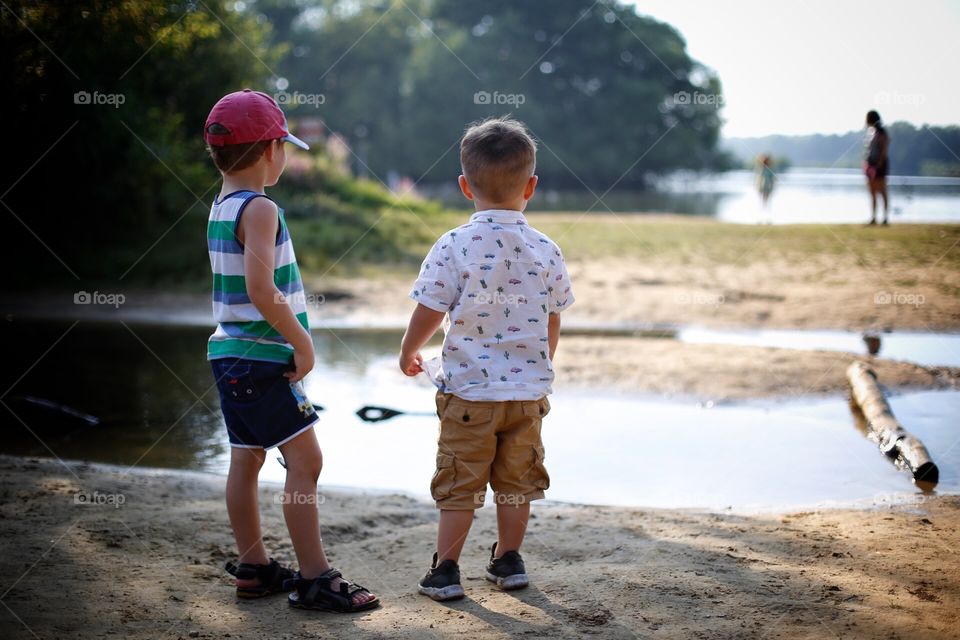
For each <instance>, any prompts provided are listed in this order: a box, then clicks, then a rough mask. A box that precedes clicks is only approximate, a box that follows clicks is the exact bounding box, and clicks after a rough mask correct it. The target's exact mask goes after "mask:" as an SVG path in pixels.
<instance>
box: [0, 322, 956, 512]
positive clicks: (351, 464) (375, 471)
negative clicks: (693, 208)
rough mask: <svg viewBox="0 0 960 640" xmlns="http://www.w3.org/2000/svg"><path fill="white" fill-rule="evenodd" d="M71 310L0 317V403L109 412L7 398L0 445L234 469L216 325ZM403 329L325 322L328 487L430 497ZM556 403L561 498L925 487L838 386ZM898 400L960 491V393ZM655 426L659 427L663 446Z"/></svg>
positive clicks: (419, 408)
mask: <svg viewBox="0 0 960 640" xmlns="http://www.w3.org/2000/svg"><path fill="white" fill-rule="evenodd" d="M68 327H69V325H68V324H64V323H38V322H35V321H30V322H25V321H23V322H17V321H6V322H3V323H2V324H0V344H2V345H3V350H4V353H5V354H6V355H7V366H6V367H4V370H3V373H2V380H0V383H2V384H3V385H4V387H3V388H8V387H11V386H12V389H11V390H10V392H9V393H8V394H7V395H5V396H4V402H5V403H8V402H9V401H11V399H12V398H14V397H17V396H24V395H33V396H37V397H43V398H48V399H50V400H53V401H56V402H60V403H64V404H67V405H70V406H73V407H76V408H77V409H79V410H81V411H84V412H86V413H91V414H94V415H98V416H100V417H101V418H102V419H103V423H102V424H100V425H99V426H97V427H92V428H87V429H81V428H76V424H74V425H68V426H67V428H59V429H58V428H54V427H55V426H56V425H55V421H51V420H50V419H49V416H44V415H36V414H33V415H31V414H29V412H23V411H20V409H19V408H18V407H16V406H14V405H13V404H11V406H12V407H13V408H14V411H17V413H18V415H19V414H21V413H22V414H23V415H20V418H22V419H23V420H24V422H26V426H24V425H22V424H21V423H20V422H19V421H18V420H17V418H15V417H14V416H13V415H12V414H11V413H10V412H9V411H0V415H2V416H3V423H2V424H3V429H4V435H5V436H6V437H5V438H4V439H3V440H2V443H3V444H2V446H0V450H2V451H3V452H6V453H15V454H26V455H42V456H50V455H58V456H61V457H64V458H72V459H86V460H91V461H100V462H110V463H115V464H127V465H129V464H134V463H138V464H140V465H143V466H155V467H175V468H186V469H201V470H208V471H215V472H220V473H222V472H225V471H226V468H227V464H228V460H229V455H228V453H229V452H228V447H227V443H226V433H225V430H224V428H223V424H222V419H221V416H220V414H219V409H218V403H217V397H216V390H215V389H214V388H213V380H212V376H211V375H210V372H209V369H208V365H207V363H206V361H205V360H204V358H203V354H204V352H205V351H204V343H205V341H206V338H207V334H208V331H209V329H205V328H189V327H162V326H144V325H130V326H129V328H127V327H125V326H124V325H121V324H112V325H96V324H92V323H88V322H83V323H80V324H78V325H76V326H75V327H73V328H72V329H70V330H67V329H68ZM399 339H400V334H399V333H398V332H389V331H388V332H367V331H347V330H342V329H337V330H336V331H331V330H319V331H317V332H315V334H314V342H315V345H316V351H317V362H318V364H317V367H316V368H315V369H314V372H313V373H311V375H310V376H308V378H307V384H306V389H307V393H308V395H309V396H310V398H311V400H313V401H315V402H318V403H320V404H322V405H324V406H325V407H326V408H327V410H326V411H324V412H323V413H322V414H321V421H320V424H319V427H318V429H317V434H318V437H319V439H320V442H321V446H322V447H323V450H324V470H323V475H322V477H321V482H322V483H323V484H324V486H336V485H340V486H349V487H353V488H361V489H386V490H391V491H396V490H400V491H406V492H409V493H412V494H414V495H418V496H422V497H428V496H427V493H428V491H429V485H430V476H431V474H432V473H433V468H434V463H435V459H436V437H437V419H436V417H435V416H433V415H432V414H431V408H432V407H433V395H434V390H433V388H432V386H431V385H430V384H429V382H427V381H426V380H424V379H423V378H422V377H418V378H415V379H410V378H406V377H404V376H403V375H402V374H401V373H400V372H399V370H398V369H397V366H396V355H395V354H396V351H397V345H398V344H399ZM58 340H59V342H58ZM885 341H886V338H885ZM51 345H53V346H51ZM48 348H49V352H48V353H46V355H44V352H45V351H47V349H48ZM434 348H436V347H434ZM424 355H425V356H429V355H431V354H428V353H425V354H424ZM41 356H42V357H41ZM31 367H32V368H31ZM21 376H22V377H21ZM198 397H199V400H198ZM551 403H552V404H553V411H552V412H551V415H550V419H549V421H548V423H547V424H546V425H545V426H544V433H543V438H544V443H545V445H546V448H547V458H548V464H549V465H550V471H551V476H553V484H552V486H551V489H550V498H551V499H553V500H562V501H571V502H584V503H593V504H610V505H633V506H650V507H691V508H693V507H710V508H714V507H716V508H725V507H727V506H732V507H733V508H734V509H737V510H744V511H748V510H751V509H781V508H783V509H788V508H798V507H801V506H804V505H813V504H823V503H829V502H830V501H852V500H860V499H864V498H867V499H870V498H872V497H874V496H876V495H880V494H881V493H882V495H883V496H886V497H887V498H889V499H894V500H902V499H905V498H906V499H909V497H910V496H911V495H915V493H914V492H915V489H914V487H913V486H912V485H911V484H910V481H909V478H908V477H906V476H905V475H904V474H902V473H900V472H898V471H897V470H896V469H895V468H894V467H893V465H891V464H889V463H888V462H887V461H885V460H883V459H882V456H880V455H877V452H876V448H875V446H874V445H870V444H869V443H867V442H866V441H865V440H864V438H863V437H862V436H861V435H860V434H858V433H856V432H855V431H854V430H853V429H850V428H849V426H848V425H849V420H850V417H849V416H850V412H849V410H848V409H847V406H846V403H845V402H844V401H843V399H842V398H839V397H834V398H828V399H822V398H820V399H803V400H799V401H792V402H782V401H777V402H763V401H757V402H753V403H750V404H744V405H732V406H723V407H713V408H710V409H703V408H698V407H697V406H696V405H694V404H692V403H682V402H670V401H662V400H656V399H650V398H646V399H641V398H636V397H633V396H623V395H615V394H608V393H604V392H602V391H598V390H584V391H576V390H570V389H563V388H562V387H560V388H558V393H557V394H556V395H555V396H554V397H553V398H552V399H551ZM890 404H891V405H892V406H893V409H894V411H895V413H896V415H898V416H900V417H901V418H902V419H903V420H904V422H905V423H906V424H908V425H909V427H910V431H911V432H912V433H914V434H915V435H916V436H917V437H918V438H920V439H921V440H922V441H923V442H924V443H925V444H926V445H927V447H928V448H929V450H930V453H931V454H932V456H933V458H934V459H935V460H936V462H937V464H938V465H939V466H940V471H941V476H940V484H939V487H938V491H939V492H941V493H943V492H946V493H950V492H956V491H958V490H960V475H958V472H960V446H954V445H955V444H956V442H957V434H956V431H955V430H954V429H953V428H952V423H950V422H949V420H947V416H952V415H955V414H956V412H957V411H958V410H960V392H936V393H916V394H905V395H902V396H895V397H892V398H891V399H890ZM364 405H377V406H383V407H389V408H393V409H398V410H401V411H403V412H404V415H401V416H397V417H396V418H394V419H392V420H389V421H385V422H382V423H378V424H369V423H364V422H363V421H361V420H360V418H358V417H357V415H356V414H355V412H356V410H357V409H358V408H359V407H362V406H364ZM418 414H421V415H418ZM584 416H589V422H590V425H591V426H590V437H589V438H585V437H584V431H583V425H584ZM61 426H62V425H61ZM28 427H29V430H28ZM31 431H32V432H33V433H35V434H36V435H37V436H39V437H40V438H41V439H42V441H43V443H41V442H40V441H39V440H38V439H37V438H36V437H34V435H32V434H31ZM651 442H655V443H657V444H656V447H655V450H656V454H655V455H651V453H650V452H651V448H650V443H651ZM744 443H748V445H745V444H744ZM48 446H49V449H48V448H47V447H48ZM138 461H139V462H138ZM678 469H679V470H683V472H678ZM284 473H285V472H284V470H283V469H282V468H281V467H280V465H279V464H277V463H276V455H271V456H268V458H267V464H266V465H265V466H264V469H263V471H262V473H261V477H262V478H264V479H266V480H273V481H282V480H283V478H284ZM664 478H669V480H664ZM878 492H879V493H878Z"/></svg>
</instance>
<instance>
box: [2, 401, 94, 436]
mask: <svg viewBox="0 0 960 640" xmlns="http://www.w3.org/2000/svg"><path fill="white" fill-rule="evenodd" d="M7 402H8V403H9V404H12V405H14V406H16V407H18V408H19V411H21V412H29V413H32V414H34V415H36V416H37V417H38V419H39V420H40V421H42V423H43V424H40V425H38V424H37V423H36V422H35V423H34V424H35V425H36V426H38V427H43V426H47V427H49V426H54V427H56V428H64V427H67V428H76V427H95V426H97V425H98V424H100V418H98V417H97V416H92V415H90V414H88V413H83V412H82V411H78V410H77V409H74V408H73V407H68V406H67V405H65V404H60V403H59V402H54V401H53V400H47V399H46V398H37V397H36V396H14V397H12V398H10V399H9V400H8V401H7Z"/></svg>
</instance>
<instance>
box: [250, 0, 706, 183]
mask: <svg viewBox="0 0 960 640" xmlns="http://www.w3.org/2000/svg"><path fill="white" fill-rule="evenodd" d="M252 9H253V10H255V11H258V12H262V14H263V15H265V16H266V17H267V18H268V19H269V20H270V21H271V22H273V23H274V24H275V26H276V32H275V33H276V38H277V41H278V42H280V41H289V43H290V48H289V50H288V52H287V54H286V55H285V56H284V57H283V58H282V59H281V60H280V61H279V62H278V64H277V71H278V73H279V74H280V75H281V76H282V77H283V79H282V81H281V82H280V86H279V87H278V88H279V89H282V90H283V91H285V92H286V93H287V94H291V95H293V94H297V93H299V94H301V95H305V96H314V95H322V96H323V103H322V104H321V105H319V108H318V107H317V105H318V104H319V103H318V101H314V102H306V103H304V104H300V105H299V106H298V107H297V108H296V109H295V110H294V111H293V115H296V116H310V115H320V116H322V117H323V119H324V121H325V122H326V124H327V125H328V126H329V127H330V128H331V129H332V130H334V131H337V132H339V133H341V134H343V135H344V136H345V137H346V138H347V139H348V141H349V142H350V144H351V146H352V147H353V148H354V150H355V151H356V154H357V156H358V158H357V159H356V160H355V162H354V165H355V166H356V167H357V168H358V169H359V170H360V171H361V172H362V171H365V170H367V169H369V170H370V171H372V172H373V173H374V174H375V175H377V176H379V177H381V178H383V179H386V176H387V174H388V173H389V172H390V171H395V172H398V173H400V174H402V175H408V176H411V177H412V178H414V179H417V180H422V181H423V182H427V183H430V182H445V181H449V180H451V179H453V178H454V177H455V176H456V175H457V173H458V166H459V165H458V158H457V152H456V143H457V140H458V138H459V136H460V134H461V133H462V131H463V128H464V125H465V124H466V123H469V122H471V121H474V120H478V119H482V118H484V117H487V116H491V115H501V114H504V113H513V114H514V115H515V116H516V117H517V118H519V119H522V120H523V121H525V122H526V123H527V124H528V126H529V127H530V128H531V130H532V131H533V133H534V135H535V136H536V137H537V138H538V139H539V140H540V143H541V150H540V154H539V158H538V168H537V172H538V174H539V175H540V177H541V180H543V181H544V182H545V183H547V184H550V185H551V186H552V187H554V188H577V189H581V188H583V185H584V184H586V185H589V186H591V187H592V188H601V189H605V188H607V187H609V186H611V185H612V184H614V183H619V184H620V185H631V184H632V185H638V184H642V183H643V179H644V175H645V174H646V173H649V172H664V171H668V170H671V169H675V168H681V167H682V168H705V167H715V166H719V165H722V164H723V162H724V158H723V157H721V156H720V155H718V154H717V152H716V142H717V138H718V135H719V130H720V124H721V119H720V112H719V109H718V106H717V103H719V102H722V97H721V89H720V82H719V80H718V78H717V77H716V75H715V74H713V73H712V72H711V71H710V70H709V69H707V68H705V67H703V66H702V65H700V64H699V63H697V62H696V61H694V60H692V59H691V58H690V57H689V56H688V55H687V53H686V48H685V46H686V45H685V43H684V41H683V39H682V37H681V36H680V35H679V34H678V33H677V32H676V31H675V30H674V29H673V28H672V27H670V26H669V25H666V24H663V23H660V22H657V21H655V20H652V19H650V18H645V17H640V16H638V15H637V13H636V11H635V9H634V8H633V7H632V6H626V5H621V4H620V3H618V2H615V1H614V0H604V1H601V2H592V1H591V0H551V2H549V3H546V2H543V1H537V0H519V1H518V0H488V1H486V2H462V1H460V0H433V1H429V2H428V1H426V0H422V1H417V0H410V1H405V2H399V1H398V0H367V1H365V2H346V1H342V0H340V1H338V0H313V1H303V0H261V1H260V2H257V3H256V4H254V5H252ZM347 51H349V54H348V55H344V54H345V52H347Z"/></svg>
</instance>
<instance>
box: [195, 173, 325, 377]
mask: <svg viewBox="0 0 960 640" xmlns="http://www.w3.org/2000/svg"><path fill="white" fill-rule="evenodd" d="M266 197H267V196H265V195H263V194H262V193H255V192H253V191H236V192H234V193H231V194H230V195H228V196H226V197H225V198H224V199H223V200H220V201H217V200H214V202H213V206H212V207H211V208H210V219H209V221H208V222H207V250H208V251H209V253H210V266H211V267H212V269H213V318H214V320H216V321H217V330H216V331H214V333H213V335H211V336H210V339H209V341H208V342H207V359H208V360H216V359H218V358H244V359H247V360H263V361H266V362H283V363H286V362H290V360H291V358H292V357H293V347H292V346H291V345H290V343H288V342H287V341H286V340H285V339H284V337H283V336H282V335H280V332H279V331H277V330H276V329H274V328H273V327H271V326H270V323H268V322H267V321H266V320H264V318H263V315H262V314H261V313H260V311H258V310H257V308H256V307H255V306H254V304H253V303H252V302H250V297H249V296H248V295H247V282H246V279H245V277H244V273H243V245H242V244H240V241H239V240H237V235H236V231H237V225H238V223H239V222H240V216H241V215H242V214H243V210H244V208H245V207H246V206H247V204H248V203H249V202H250V201H251V200H253V199H254V198H266ZM273 281H274V283H275V284H276V285H277V289H279V290H280V292H281V293H283V294H284V296H285V297H286V299H287V304H289V305H290V308H291V309H292V310H293V312H294V314H296V316H297V320H299V321H300V324H301V325H303V328H304V329H307V330H309V326H308V324H307V308H306V298H305V296H304V291H303V281H302V280H301V279H300V269H299V268H297V258H296V256H295V255H294V253H293V242H292V241H291V240H290V232H289V230H288V229H287V223H286V221H285V220H284V218H283V209H280V226H279V229H278V232H277V242H276V250H275V253H274V262H273Z"/></svg>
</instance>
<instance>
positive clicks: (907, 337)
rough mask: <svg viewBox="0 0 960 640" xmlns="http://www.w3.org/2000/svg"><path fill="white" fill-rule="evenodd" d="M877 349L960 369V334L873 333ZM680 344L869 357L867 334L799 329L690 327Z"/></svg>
mask: <svg viewBox="0 0 960 640" xmlns="http://www.w3.org/2000/svg"><path fill="white" fill-rule="evenodd" d="M867 335H868V336H870V337H871V338H874V339H875V340H876V342H874V343H873V345H874V346H876V347H877V350H876V352H875V353H872V355H875V356H878V357H881V358H890V359H891V360H906V361H909V362H915V363H917V364H920V365H924V366H947V367H960V334H955V333H923V332H907V331H903V332H900V331H898V332H895V333H871V334H867ZM675 337H676V339H677V340H680V341H681V342H689V343H694V344H734V345H746V346H755V347H778V348H781V349H804V350H809V349H820V350H826V351H846V352H848V353H858V354H864V355H866V354H867V353H868V352H869V349H868V345H867V343H868V342H870V340H867V339H865V338H864V334H860V333H855V332H853V331H816V330H815V331H801V330H796V329H758V330H752V331H724V330H719V329H703V328H696V327H687V328H682V329H679V330H677V332H676V334H675Z"/></svg>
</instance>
